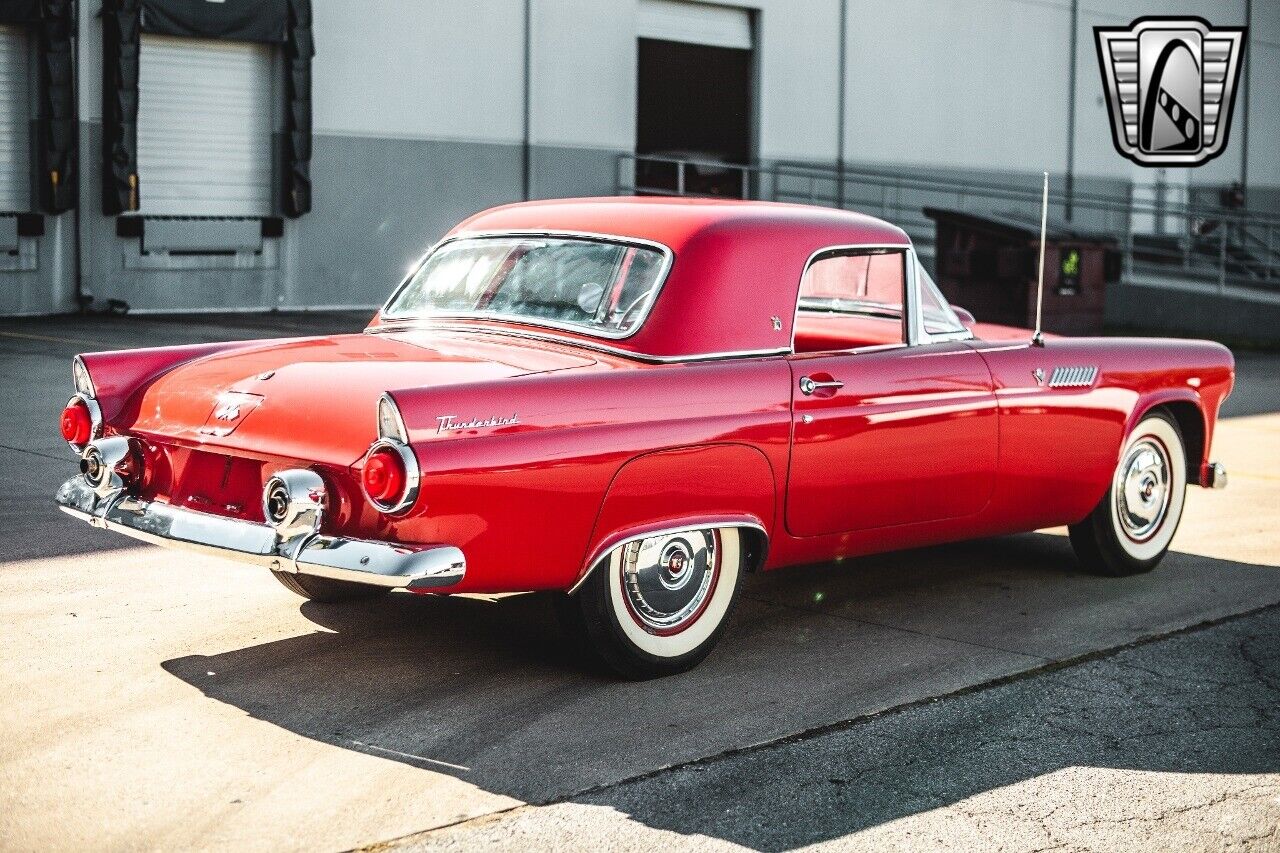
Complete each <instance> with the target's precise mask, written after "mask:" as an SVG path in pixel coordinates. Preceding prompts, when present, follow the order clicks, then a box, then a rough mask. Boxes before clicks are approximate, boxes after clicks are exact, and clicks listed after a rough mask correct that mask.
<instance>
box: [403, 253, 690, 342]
mask: <svg viewBox="0 0 1280 853" xmlns="http://www.w3.org/2000/svg"><path fill="white" fill-rule="evenodd" d="M503 237H559V238H563V239H570V240H585V241H594V242H598V243H617V244H620V245H623V246H637V247H641V248H646V249H653V250H655V251H657V252H659V253H660V254H661V255H662V266H661V267H659V269H658V283H657V286H656V287H655V288H654V291H653V296H652V297H651V298H650V299H649V304H648V305H646V306H645V309H644V312H643V313H642V314H641V315H640V316H639V317H637V318H636V323H635V325H634V327H633V328H631V329H628V330H627V331H624V332H605V331H603V330H600V329H592V328H591V327H590V326H583V325H580V324H577V323H560V322H557V321H555V320H543V319H541V318H538V317H527V316H524V315H521V314H497V313H485V314H476V313H466V312H440V313H435V314H419V315H413V314H407V315H395V314H390V313H388V311H389V309H390V307H391V304H392V303H393V302H395V301H396V299H397V298H399V296H400V294H401V293H402V292H403V291H404V289H405V288H406V287H408V286H409V282H411V281H413V277H414V276H415V275H417V274H418V272H419V270H421V269H422V266H423V264H425V263H426V262H427V259H428V258H430V257H431V256H432V255H433V254H435V252H436V251H438V250H439V249H441V248H443V247H444V246H446V245H448V244H449V243H453V242H456V241H458V240H483V239H495V238H503ZM675 258H676V255H675V252H673V251H672V250H671V247H670V246H667V245H666V244H664V243H659V242H657V241H655V240H646V239H644V238H642V237H625V236H621V235H618V234H598V233H595V232H592V231H569V230H560V229H554V228H535V229H523V228H516V229H498V230H489V231H467V232H463V233H460V234H454V235H452V236H449V237H445V238H444V239H442V240H440V241H439V242H437V243H436V244H435V245H434V246H432V247H431V248H430V249H429V250H428V251H427V253H426V254H425V255H423V256H422V257H421V258H419V259H418V262H417V263H415V264H414V265H413V267H412V268H411V269H410V270H409V273H408V275H406V276H405V277H404V278H403V279H402V280H401V281H400V284H398V285H396V288H395V290H393V291H392V292H391V297H390V298H389V299H387V301H386V302H384V303H383V304H382V308H381V309H380V310H379V312H378V315H379V317H380V318H381V319H384V320H390V321H392V322H405V321H407V322H413V321H422V320H441V319H443V320H448V319H455V320H458V319H464V320H495V321H499V322H505V323H520V324H521V325H528V326H534V327H544V328H548V329H560V330H561V331H566V332H574V333H575V334H581V335H589V336H591V337H598V338H603V339H605V340H612V341H621V340H626V339H627V338H629V337H631V336H632V335H634V334H636V333H637V332H639V331H640V329H641V328H643V327H644V324H645V322H646V321H647V320H648V319H649V315H650V314H651V313H652V312H653V306H654V305H657V304H658V298H659V297H660V296H662V289H663V288H664V287H665V286H666V284H667V278H668V276H669V275H670V274H671V267H672V266H674V265H675Z"/></svg>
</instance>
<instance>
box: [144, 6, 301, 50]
mask: <svg viewBox="0 0 1280 853" xmlns="http://www.w3.org/2000/svg"><path fill="white" fill-rule="evenodd" d="M287 2H288V0H221V2H210V0H142V31H143V32H144V33H155V34H156V35H163V36H187V37H188V38H202V39H226V40H228V41H257V42H269V43H271V44H279V43H281V42H283V41H284V40H285V38H286V36H287V26H288V10H287V8H286V4H287Z"/></svg>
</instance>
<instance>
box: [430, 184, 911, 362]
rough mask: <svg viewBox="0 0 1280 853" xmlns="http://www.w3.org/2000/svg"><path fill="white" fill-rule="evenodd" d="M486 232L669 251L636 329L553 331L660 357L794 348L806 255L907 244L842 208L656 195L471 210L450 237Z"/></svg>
mask: <svg viewBox="0 0 1280 853" xmlns="http://www.w3.org/2000/svg"><path fill="white" fill-rule="evenodd" d="M486 232H517V233H520V232H526V233H538V232H564V233H578V234H593V235H601V236H609V237H617V238H621V239H633V240H641V241H649V242H652V243H658V244H661V245H663V246H665V247H667V248H669V249H670V250H671V251H672V253H673V254H674V256H675V257H674V263H673V264H672V266H671V268H670V271H669V272H668V274H667V277H666V280H665V281H664V282H663V284H662V286H661V289H660V290H659V292H658V295H657V298H656V300H655V302H654V304H653V307H652V309H651V310H650V312H649V315H648V317H647V318H646V319H645V320H644V322H643V323H642V324H641V325H640V327H639V328H638V329H637V330H635V331H634V332H632V333H630V334H628V335H627V336H625V337H623V338H611V339H609V340H607V341H601V340H600V339H598V338H597V339H593V338H592V336H590V335H588V334H585V333H584V334H577V333H574V332H568V331H558V332H556V333H555V336H556V337H558V338H561V339H569V340H573V341H576V342H578V343H581V344H582V345H584V346H594V347H596V348H597V349H598V348H601V347H605V348H607V349H609V350H612V351H616V352H621V353H624V354H634V355H637V356H641V357H648V358H652V359H656V360H659V361H682V360H686V359H698V358H708V357H713V358H723V357H728V356H744V355H770V354H778V353H784V352H790V351H791V347H792V327H793V324H794V319H795V312H796V297H797V295H798V293H799V290H800V279H801V277H802V276H803V274H804V270H805V266H806V264H807V263H808V262H809V260H810V258H812V257H813V256H814V255H815V254H816V253H817V252H819V251H820V250H822V249H826V248H833V247H844V246H902V247H907V246H910V244H911V241H910V240H909V239H908V238H907V235H906V234H905V233H904V232H903V231H902V229H900V228H897V227H895V226H893V225H890V224H889V223H887V222H884V221H882V220H879V219H875V218H873V217H870V216H865V215H863V214H860V213H852V212H850V211H845V210H836V209H833V208H824V207H811V206H807V205H799V204H779V203H775V202H763V201H738V200H722V199H689V198H660V197H646V198H633V197H615V198H574V199H559V200H551V201H533V202H523V203H520V204H510V205H506V206H504V207H495V208H493V209H491V210H486V211H483V212H481V213H478V214H476V215H475V216H472V217H471V218H470V219H467V220H466V221H465V222H463V223H461V224H460V225H458V226H457V227H456V228H454V229H453V231H451V232H450V235H449V236H450V237H463V236H467V235H468V234H482V233H486ZM534 325H536V324H534ZM531 331H532V332H534V333H542V334H545V333H546V332H545V330H538V329H533V330H531Z"/></svg>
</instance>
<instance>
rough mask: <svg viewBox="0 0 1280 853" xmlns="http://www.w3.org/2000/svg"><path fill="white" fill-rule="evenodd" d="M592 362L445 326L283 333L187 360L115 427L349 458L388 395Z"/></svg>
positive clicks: (249, 451)
mask: <svg viewBox="0 0 1280 853" xmlns="http://www.w3.org/2000/svg"><path fill="white" fill-rule="evenodd" d="M594 363H595V360H594V359H593V358H591V357H590V356H588V355H585V354H583V353H581V352H574V351H570V350H567V349H565V348H563V347H557V346H554V345H546V344H542V343H540V342H534V341H522V340H515V339H510V338H505V339H503V338H497V337H495V336H492V335H489V336H486V335H482V334H474V333H472V334H467V333H464V332H447V331H442V330H439V329H436V330H432V331H431V332H426V331H408V332H402V333H396V334H386V333H383V334H354V335H335V336H332V337H323V338H299V339H287V340H282V341H278V342H272V343H270V344H267V345H264V346H261V347H254V348H251V349H241V350H236V351H233V352H227V353H219V354H215V355H210V356H205V357H203V358H199V359H196V360H194V361H190V362H187V363H185V364H182V365H180V366H178V367H176V368H174V369H173V370H170V371H169V372H167V373H165V374H163V375H162V376H160V377H158V378H157V379H155V380H154V381H152V382H151V383H150V384H148V385H147V386H146V387H144V388H143V389H141V390H140V391H139V392H137V393H135V395H134V396H133V398H132V399H131V401H130V405H128V406H127V407H126V409H125V411H124V412H122V413H121V416H120V418H119V419H118V421H117V423H115V424H113V425H114V426H118V427H119V428H120V429H122V430H123V431H126V432H133V433H137V434H140V435H144V436H149V437H153V438H155V439H156V440H159V441H172V442H176V443H181V444H185V445H188V446H200V447H206V448H209V449H217V448H220V449H226V450H232V451H237V452H238V453H240V454H242V455H247V456H254V457H258V458H270V457H277V458H278V457H285V458H290V459H301V460H310V461H315V462H321V463H327V464H331V465H342V466H347V465H350V464H352V463H353V462H355V461H356V460H357V459H359V458H360V456H361V455H362V454H363V453H364V452H365V450H366V449H367V448H368V446H369V444H370V443H371V442H372V441H373V439H374V438H375V436H376V434H377V427H376V424H375V417H376V416H375V406H376V403H377V400H378V398H379V397H380V396H381V395H382V394H383V393H384V392H386V391H394V390H396V389H399V388H419V387H424V386H445V385H454V384H460V383H469V382H482V381H491V380H496V379H515V378H516V377H519V376H527V375H532V374H537V373H546V372H549V371H554V370H568V369H574V368H583V367H588V366H590V365H592V364H594ZM446 414H447V413H446Z"/></svg>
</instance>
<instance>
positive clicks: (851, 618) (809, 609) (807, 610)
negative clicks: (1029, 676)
mask: <svg viewBox="0 0 1280 853" xmlns="http://www.w3.org/2000/svg"><path fill="white" fill-rule="evenodd" d="M743 598H747V599H749V600H751V601H754V602H756V603H757V604H763V605H765V606H766V607H781V608H784V609H787V610H796V611H799V612H801V613H812V614H814V615H817V616H829V617H831V618H833V619H840V620H842V621H844V622H853V623H854V624H857V625H874V626H875V627H877V628H887V629H889V630H891V631H902V632H903V633H906V634H914V635H915V636H917V637H928V638H930V639H932V640H945V641H947V642H949V643H959V644H961V645H965V646H972V647H973V648H975V649H986V650H987V651H989V652H1001V653H1003V654H1007V655H1018V656H1020V657H1025V658H1034V659H1036V660H1042V661H1052V660H1053V658H1049V657H1045V656H1044V655H1036V654H1031V653H1030V652H1017V651H1014V650H1013V649H1006V648H1003V647H1001V646H990V645H987V644H985V643H975V642H974V641H973V640H964V639H961V638H959V637H950V636H947V635H946V634H933V633H930V632H928V631H920V630H918V629H915V628H907V627H904V626H902V625H891V624H889V623H887V622H877V621H875V620H874V619H864V618H861V617H854V616H845V615H844V614H842V613H834V612H832V611H830V610H821V609H818V608H815V607H805V606H804V605H801V604H788V603H786V602H780V601H770V600H769V599H765V598H758V597H756V596H749V595H744V596H743Z"/></svg>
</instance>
